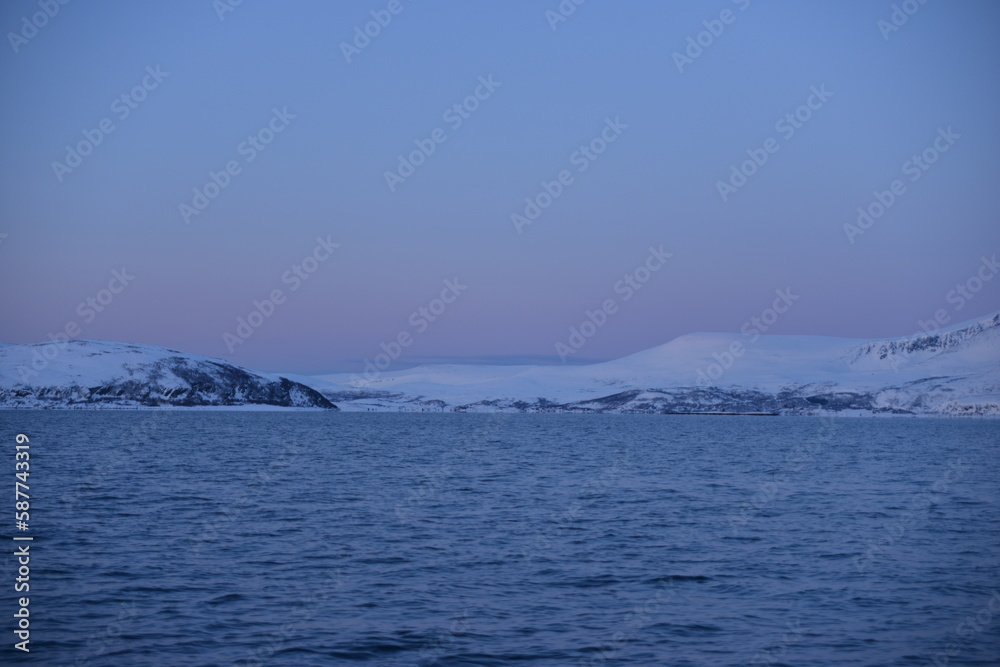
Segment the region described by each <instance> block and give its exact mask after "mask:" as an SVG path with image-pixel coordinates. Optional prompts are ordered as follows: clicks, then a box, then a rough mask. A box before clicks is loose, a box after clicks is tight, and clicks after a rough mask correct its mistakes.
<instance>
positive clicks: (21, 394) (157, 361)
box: [0, 340, 336, 409]
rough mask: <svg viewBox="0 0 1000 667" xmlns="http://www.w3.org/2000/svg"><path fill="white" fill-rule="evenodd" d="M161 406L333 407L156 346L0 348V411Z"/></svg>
mask: <svg viewBox="0 0 1000 667" xmlns="http://www.w3.org/2000/svg"><path fill="white" fill-rule="evenodd" d="M168 406H175V407H213V406H214V407H237V406H258V407H260V406H277V407H294V408H326V409H336V406H335V405H333V404H332V403H331V402H330V401H329V400H327V399H326V398H324V397H323V396H322V395H321V394H319V393H318V392H316V391H315V390H313V389H311V388H310V387H307V386H305V385H302V384H300V383H298V382H293V381H292V380H289V379H287V378H285V377H279V376H276V375H269V374H264V373H257V372H254V371H249V370H246V369H244V368H240V367H239V366H234V365H232V364H229V363H227V362H225V361H221V360H218V359H211V358H209V357H203V356H200V355H196V354H186V353H184V352H178V351H177V350H170V349H167V348H164V347H156V346H152V345H131V344H127V343H113V342H106V341H85V340H73V341H60V342H58V343H56V342H51V343H34V344H29V345H7V346H0V407H7V408H77V407H82V408H100V407H113V408H128V407H168Z"/></svg>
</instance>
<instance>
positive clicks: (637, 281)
mask: <svg viewBox="0 0 1000 667" xmlns="http://www.w3.org/2000/svg"><path fill="white" fill-rule="evenodd" d="M673 256H674V254H673V253H670V252H664V251H663V246H662V245H661V246H660V247H659V248H654V247H653V246H650V247H649V255H648V256H647V257H646V259H645V260H643V261H642V262H641V263H640V264H639V266H637V267H636V268H634V269H633V270H631V271H629V272H628V273H626V274H625V275H624V276H622V278H621V279H620V280H618V281H616V282H615V284H614V286H613V289H614V292H615V294H620V295H621V297H622V298H621V300H622V303H625V302H626V301H629V300H631V299H632V297H633V296H635V295H636V293H637V292H638V291H639V290H641V289H642V288H643V286H644V285H645V284H646V283H648V282H649V280H650V279H651V278H652V277H653V274H654V273H656V272H657V271H659V270H660V269H662V268H663V265H664V264H666V263H667V260H668V259H670V258H671V257H673ZM618 307H619V304H618V301H617V300H616V299H615V298H614V297H609V298H607V299H605V300H604V301H602V302H601V305H600V306H598V308H597V309H596V310H585V311H584V313H583V315H584V319H583V321H582V322H580V324H578V325H576V326H571V327H570V328H569V338H567V339H566V342H565V343H564V342H562V341H557V342H556V354H558V355H559V360H560V361H561V362H562V363H564V364H565V363H566V359H567V358H568V357H569V355H571V354H576V353H577V352H579V351H580V350H581V349H582V348H583V346H584V345H586V344H587V341H589V340H590V339H591V338H593V337H594V335H595V334H596V333H597V332H598V331H599V330H600V329H601V327H603V326H604V325H605V324H607V323H608V319H609V318H610V317H611V316H612V315H614V314H615V313H617V312H618Z"/></svg>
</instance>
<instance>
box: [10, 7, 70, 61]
mask: <svg viewBox="0 0 1000 667" xmlns="http://www.w3.org/2000/svg"><path fill="white" fill-rule="evenodd" d="M68 4H69V0H38V9H39V10H41V11H37V12H35V13H34V14H32V15H31V16H30V17H29V16H27V15H25V16H22V17H21V28H20V29H19V30H18V31H17V32H8V33H7V41H8V42H10V48H12V49H14V53H17V52H19V51H20V50H21V47H22V46H24V45H25V44H27V43H28V42H29V41H30V40H32V39H34V38H35V36H36V35H37V34H38V31H39V30H41V29H42V28H44V27H45V26H47V25H48V24H49V21H50V20H52V19H53V18H55V16H56V14H58V13H59V10H60V9H62V7H63V5H68Z"/></svg>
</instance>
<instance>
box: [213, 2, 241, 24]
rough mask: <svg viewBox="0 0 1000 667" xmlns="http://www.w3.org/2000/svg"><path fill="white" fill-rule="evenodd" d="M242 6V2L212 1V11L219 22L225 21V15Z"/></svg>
mask: <svg viewBox="0 0 1000 667" xmlns="http://www.w3.org/2000/svg"><path fill="white" fill-rule="evenodd" d="M242 4H243V0H213V2H212V9H214V10H215V15H216V16H218V17H219V22H220V23H221V22H222V21H225V20H226V14H232V13H233V12H235V11H236V8H237V7H239V6H240V5H242Z"/></svg>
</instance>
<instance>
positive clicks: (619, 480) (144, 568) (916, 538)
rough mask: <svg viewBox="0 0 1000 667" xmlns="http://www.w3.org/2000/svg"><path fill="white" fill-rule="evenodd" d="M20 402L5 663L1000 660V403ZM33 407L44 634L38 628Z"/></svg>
mask: <svg viewBox="0 0 1000 667" xmlns="http://www.w3.org/2000/svg"><path fill="white" fill-rule="evenodd" d="M0 425H2V433H3V438H4V440H5V444H4V446H3V457H2V459H0V479H2V480H4V481H3V482H2V484H0V486H2V487H3V488H8V489H10V492H9V493H7V492H5V493H3V494H0V495H2V496H3V497H4V498H6V499H7V500H5V501H3V502H6V503H7V504H8V505H9V508H8V509H4V510H0V517H3V516H6V517H7V518H5V519H3V520H2V521H0V526H2V528H3V530H2V531H0V535H2V539H3V540H4V541H6V543H7V544H8V546H9V547H10V548H8V549H5V550H4V551H5V555H4V556H3V557H2V559H0V569H2V575H0V576H2V581H0V590H3V591H4V594H3V596H2V599H0V604H2V605H3V608H2V609H0V617H2V618H4V619H7V620H6V621H4V623H3V628H2V636H3V638H4V643H3V645H2V646H0V663H8V664H21V663H22V662H23V663H25V664H27V663H29V662H30V663H32V664H37V665H95V666H97V665H102V666H103V665H113V666H114V665H227V664H234V663H235V664H239V665H260V664H266V665H338V664H351V663H364V664H367V665H383V666H389V665H508V664H525V665H755V664H759V665H767V664H775V665H933V664H937V665H943V664H948V665H998V664H1000V450H998V444H1000V443H998V435H1000V422H997V421H986V420H930V419H819V418H754V417H682V416H654V415H607V416H575V415H474V414H434V415H421V414H373V413H363V414H345V413H340V414H337V413H309V412H297V413H277V412H235V413H234V412H191V411H171V412H138V411H137V412H100V413H95V412H68V411H20V412H11V411H6V412H0ZM19 432H23V433H26V434H28V435H29V436H30V438H31V443H30V445H31V449H30V452H31V459H30V460H31V477H30V487H31V492H30V493H31V530H30V531H29V533H30V534H31V535H33V536H34V537H35V540H34V542H32V543H31V562H30V585H31V590H30V593H29V594H27V595H29V596H30V612H31V616H30V620H31V626H30V627H31V644H30V647H31V653H30V655H29V656H25V655H24V654H21V653H20V652H19V651H16V650H14V649H13V646H12V645H13V643H14V641H15V638H14V635H13V632H12V630H13V629H14V619H13V617H12V614H13V611H14V610H15V608H16V607H15V598H16V597H17V595H15V594H14V592H13V583H14V578H15V577H16V576H17V572H16V568H17V564H16V562H15V561H14V559H13V557H12V556H10V555H9V554H10V553H12V552H13V547H12V546H11V545H15V544H24V543H23V542H19V543H15V542H13V541H12V540H11V537H12V535H13V534H15V533H17V531H16V530H14V516H13V515H14V507H13V504H14V498H13V487H14V457H13V455H14V436H15V434H16V433H19ZM18 534H19V533H18ZM22 595H23V594H22Z"/></svg>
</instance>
